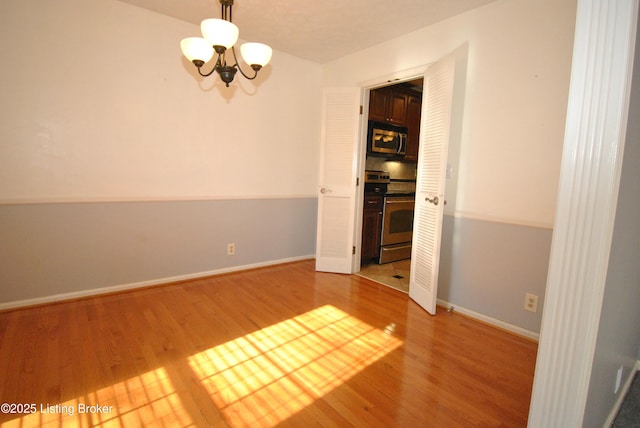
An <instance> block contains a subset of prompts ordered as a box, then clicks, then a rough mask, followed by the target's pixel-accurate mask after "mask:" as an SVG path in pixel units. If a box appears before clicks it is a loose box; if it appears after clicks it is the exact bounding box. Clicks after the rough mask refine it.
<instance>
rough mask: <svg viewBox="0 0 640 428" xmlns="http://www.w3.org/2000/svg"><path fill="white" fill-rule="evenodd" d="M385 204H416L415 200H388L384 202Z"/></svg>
mask: <svg viewBox="0 0 640 428" xmlns="http://www.w3.org/2000/svg"><path fill="white" fill-rule="evenodd" d="M384 203H385V204H406V203H415V198H386V199H385V200H384Z"/></svg>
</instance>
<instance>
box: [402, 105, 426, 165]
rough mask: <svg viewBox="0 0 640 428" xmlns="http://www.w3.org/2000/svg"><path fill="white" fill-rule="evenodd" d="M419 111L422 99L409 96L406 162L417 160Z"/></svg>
mask: <svg viewBox="0 0 640 428" xmlns="http://www.w3.org/2000/svg"><path fill="white" fill-rule="evenodd" d="M421 111H422V97H420V96H418V95H409V96H408V98H407V152H406V154H405V156H404V160H406V161H411V162H415V161H417V160H418V147H419V146H420V113H421Z"/></svg>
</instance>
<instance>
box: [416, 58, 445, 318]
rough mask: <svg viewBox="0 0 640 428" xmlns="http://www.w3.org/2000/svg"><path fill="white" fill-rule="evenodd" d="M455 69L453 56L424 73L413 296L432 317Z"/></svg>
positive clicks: (436, 288)
mask: <svg viewBox="0 0 640 428" xmlns="http://www.w3.org/2000/svg"><path fill="white" fill-rule="evenodd" d="M454 71H455V62H454V58H453V57H452V56H451V57H447V58H444V59H442V60H440V61H438V62H437V63H436V64H433V65H432V66H430V67H429V68H428V69H427V72H426V73H425V75H424V94H425V95H424V97H423V104H422V119H421V126H420V152H419V155H418V176H417V183H416V205H415V213H414V220H413V222H414V223H413V246H412V249H411V276H410V280H409V296H410V297H411V298H412V299H413V300H415V301H416V302H417V303H418V304H419V305H420V306H422V307H423V308H425V309H426V310H427V312H429V313H430V314H432V315H435V313H436V300H437V291H438V266H439V263H440V237H441V231H442V216H443V212H444V204H445V199H444V187H445V174H446V165H447V149H448V146H449V127H450V124H451V103H452V97H453V78H454Z"/></svg>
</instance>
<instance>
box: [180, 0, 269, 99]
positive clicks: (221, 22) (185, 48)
mask: <svg viewBox="0 0 640 428" xmlns="http://www.w3.org/2000/svg"><path fill="white" fill-rule="evenodd" d="M220 5H221V6H222V19H215V18H213V19H205V20H204V21H202V23H201V24H200V29H201V30H202V35H203V37H204V38H202V37H188V38H186V39H182V41H181V42H180V48H181V49H182V53H183V54H184V56H186V57H187V59H188V60H189V61H191V62H192V63H193V64H194V65H195V66H196V67H197V68H198V73H199V74H200V75H201V76H203V77H207V76H210V75H211V74H213V72H214V71H216V72H217V73H218V74H219V75H220V79H222V81H223V82H224V83H225V84H226V85H227V87H228V86H229V83H231V82H232V81H233V78H234V77H235V75H236V72H237V71H240V74H242V75H243V76H244V77H245V78H247V79H249V80H253V79H255V78H256V76H257V75H258V71H260V69H261V68H262V67H264V66H265V65H267V64H268V63H269V60H271V48H270V47H269V46H267V45H265V44H262V43H244V44H243V45H242V46H240V53H241V54H242V59H243V60H244V62H246V63H247V64H249V65H250V66H251V68H252V69H253V76H248V75H247V74H246V73H245V72H244V71H242V68H240V64H239V63H238V59H237V57H236V50H235V46H234V45H235V44H236V41H237V40H238V34H239V30H238V27H237V26H236V25H235V24H234V23H232V22H231V20H232V18H231V9H232V7H233V0H220ZM229 49H231V53H232V54H233V61H234V62H235V64H233V65H229V64H228V63H227V53H228V50H229ZM214 53H215V54H217V58H216V63H215V65H214V66H213V68H212V69H211V71H209V72H208V73H203V72H202V66H203V65H204V64H205V63H206V62H208V61H209V60H210V59H211V58H212V57H213V55H214Z"/></svg>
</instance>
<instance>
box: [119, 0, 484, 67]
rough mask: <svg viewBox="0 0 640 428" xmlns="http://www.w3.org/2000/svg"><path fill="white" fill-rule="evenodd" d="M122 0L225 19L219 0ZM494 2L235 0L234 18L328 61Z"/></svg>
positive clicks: (265, 37)
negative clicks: (221, 12) (221, 14)
mask: <svg viewBox="0 0 640 428" xmlns="http://www.w3.org/2000/svg"><path fill="white" fill-rule="evenodd" d="M120 1H123V2H125V3H129V4H132V5H135V6H139V7H142V8H145V9H148V10H152V11H155V12H158V13H161V14H164V15H168V16H172V17H174V18H178V19H181V20H184V21H187V22H192V23H194V24H197V25H199V24H200V21H202V20H203V19H206V18H220V3H219V0H120ZM492 1H495V0H345V1H344V2H340V1H336V0H312V1H310V0H235V3H234V5H233V22H234V23H235V24H236V25H237V26H238V27H239V28H240V38H241V39H242V40H244V41H255V42H262V43H266V44H268V45H270V46H271V47H272V48H274V49H276V50H278V51H281V52H286V53H289V54H291V55H295V56H297V57H300V58H305V59H308V60H311V61H315V62H318V63H326V62H329V61H332V60H334V59H337V58H340V57H342V56H344V55H346V54H349V53H352V52H356V51H359V50H361V49H365V48H368V47H370V46H374V45H376V44H378V43H381V42H383V41H385V40H388V39H391V38H394V37H397V36H400V35H402V34H406V33H410V32H412V31H414V30H417V29H419V28H423V27H426V26H428V25H431V24H433V23H435V22H438V21H441V20H444V19H447V18H449V17H452V16H455V15H458V14H460V13H463V12H466V11H468V10H471V9H474V8H477V7H480V6H484V5H485V4H488V3H491V2H492ZM188 36H199V34H185V37H188ZM176 43H178V41H176Z"/></svg>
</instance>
